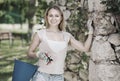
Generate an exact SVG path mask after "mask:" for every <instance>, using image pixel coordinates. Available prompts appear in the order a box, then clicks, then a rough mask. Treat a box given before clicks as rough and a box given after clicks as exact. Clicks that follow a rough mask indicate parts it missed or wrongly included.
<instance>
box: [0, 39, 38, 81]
mask: <svg viewBox="0 0 120 81" xmlns="http://www.w3.org/2000/svg"><path fill="white" fill-rule="evenodd" d="M23 42H24V44H22V41H21V40H14V43H13V46H9V41H7V40H5V41H2V42H1V47H0V81H12V72H13V68H14V59H15V58H17V59H20V60H22V61H25V62H28V63H35V62H36V60H33V59H28V57H27V50H28V47H29V44H27V43H25V41H23Z"/></svg>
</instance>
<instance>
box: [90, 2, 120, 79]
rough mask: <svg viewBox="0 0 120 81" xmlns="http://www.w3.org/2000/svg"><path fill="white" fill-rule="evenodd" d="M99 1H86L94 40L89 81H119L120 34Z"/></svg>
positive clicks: (109, 14) (110, 15)
mask: <svg viewBox="0 0 120 81" xmlns="http://www.w3.org/2000/svg"><path fill="white" fill-rule="evenodd" d="M100 1H101V0H88V7H89V12H90V14H89V16H90V17H92V18H93V23H94V30H95V31H94V39H93V43H92V48H91V55H90V62H89V81H120V58H119V57H120V34H119V33H118V32H117V27H116V26H117V25H115V23H116V22H115V19H114V17H113V15H112V14H111V13H105V12H104V11H105V10H106V7H105V6H104V5H102V4H100Z"/></svg>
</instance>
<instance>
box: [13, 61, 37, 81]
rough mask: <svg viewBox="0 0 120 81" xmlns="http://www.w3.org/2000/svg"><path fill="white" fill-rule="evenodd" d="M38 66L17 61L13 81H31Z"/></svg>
mask: <svg viewBox="0 0 120 81" xmlns="http://www.w3.org/2000/svg"><path fill="white" fill-rule="evenodd" d="M37 68H38V66H36V65H32V64H30V63H26V62H23V61H20V60H15V64H14V70H13V75H12V81H30V79H31V78H32V77H33V75H34V73H35V72H36V70H37Z"/></svg>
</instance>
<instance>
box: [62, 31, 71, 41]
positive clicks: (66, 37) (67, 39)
mask: <svg viewBox="0 0 120 81" xmlns="http://www.w3.org/2000/svg"><path fill="white" fill-rule="evenodd" d="M63 34H64V38H65V40H66V41H67V42H69V41H70V39H71V37H73V36H72V35H71V33H69V32H66V31H64V32H63Z"/></svg>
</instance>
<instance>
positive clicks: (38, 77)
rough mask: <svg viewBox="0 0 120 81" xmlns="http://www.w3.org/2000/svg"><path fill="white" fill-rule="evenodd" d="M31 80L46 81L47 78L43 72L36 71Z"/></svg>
mask: <svg viewBox="0 0 120 81" xmlns="http://www.w3.org/2000/svg"><path fill="white" fill-rule="evenodd" d="M32 81H48V78H47V76H46V75H44V74H43V73H41V72H36V73H35V75H34V76H33V78H32Z"/></svg>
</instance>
